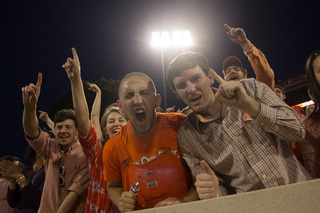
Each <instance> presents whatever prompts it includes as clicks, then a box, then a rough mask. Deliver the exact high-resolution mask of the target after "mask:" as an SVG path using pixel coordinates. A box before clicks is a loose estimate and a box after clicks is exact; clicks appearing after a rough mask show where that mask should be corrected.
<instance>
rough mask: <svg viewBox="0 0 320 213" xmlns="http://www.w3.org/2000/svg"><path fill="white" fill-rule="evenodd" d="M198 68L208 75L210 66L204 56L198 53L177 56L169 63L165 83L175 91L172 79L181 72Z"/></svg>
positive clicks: (185, 53)
mask: <svg viewBox="0 0 320 213" xmlns="http://www.w3.org/2000/svg"><path fill="white" fill-rule="evenodd" d="M196 66H199V67H200V68H201V69H202V71H203V72H204V73H205V74H206V75H208V72H209V69H210V66H209V63H208V60H207V58H206V57H205V56H203V55H202V54H201V53H198V52H184V53H180V54H178V55H177V56H176V57H175V58H174V59H173V60H172V61H171V63H170V65H169V67H168V69H167V73H166V76H167V81H168V83H169V85H170V88H171V89H172V90H173V91H175V90H176V88H175V86H174V84H173V79H174V78H175V77H177V76H179V75H180V74H181V72H182V71H184V70H187V69H192V68H195V67H196Z"/></svg>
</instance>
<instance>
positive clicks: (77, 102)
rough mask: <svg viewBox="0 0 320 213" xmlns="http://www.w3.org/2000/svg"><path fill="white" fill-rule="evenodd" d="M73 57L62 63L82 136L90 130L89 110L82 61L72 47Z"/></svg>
mask: <svg viewBox="0 0 320 213" xmlns="http://www.w3.org/2000/svg"><path fill="white" fill-rule="evenodd" d="M72 54H73V59H72V58H68V59H67V61H66V62H65V63H64V64H63V65H62V68H64V69H65V71H66V73H67V75H68V78H69V80H70V83H71V91H72V101H73V107H74V111H75V114H76V118H77V120H78V129H79V132H80V134H81V135H82V136H85V135H86V134H87V133H88V132H89V130H90V120H89V110H88V105H87V101H86V98H85V96H84V91H83V85H82V80H81V74H80V61H79V57H78V54H77V52H76V50H75V49H74V48H72Z"/></svg>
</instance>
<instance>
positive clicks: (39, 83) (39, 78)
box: [36, 72, 42, 88]
mask: <svg viewBox="0 0 320 213" xmlns="http://www.w3.org/2000/svg"><path fill="white" fill-rule="evenodd" d="M41 84H42V73H41V72H39V73H38V81H37V85H36V87H38V88H39V87H41Z"/></svg>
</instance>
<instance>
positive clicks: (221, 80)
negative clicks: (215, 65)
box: [211, 69, 225, 84]
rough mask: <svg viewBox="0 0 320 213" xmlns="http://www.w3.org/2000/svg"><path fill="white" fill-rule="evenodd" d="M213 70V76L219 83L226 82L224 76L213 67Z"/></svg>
mask: <svg viewBox="0 0 320 213" xmlns="http://www.w3.org/2000/svg"><path fill="white" fill-rule="evenodd" d="M211 70H212V71H213V77H214V79H215V80H216V81H217V82H218V83H219V84H223V83H224V82H225V80H223V78H222V77H221V76H220V75H218V74H217V73H216V72H215V71H214V70H213V69H211Z"/></svg>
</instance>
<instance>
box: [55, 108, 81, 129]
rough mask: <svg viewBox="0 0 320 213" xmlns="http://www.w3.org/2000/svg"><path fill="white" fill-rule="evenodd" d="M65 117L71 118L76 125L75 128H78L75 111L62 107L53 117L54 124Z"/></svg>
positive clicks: (65, 118)
mask: <svg viewBox="0 0 320 213" xmlns="http://www.w3.org/2000/svg"><path fill="white" fill-rule="evenodd" d="M67 119H70V120H73V121H74V125H75V126H76V128H78V121H77V118H76V113H75V112H74V110H73V109H63V110H60V111H58V112H57V113H56V114H55V116H54V118H53V122H54V126H56V124H57V123H60V122H62V121H65V120H67Z"/></svg>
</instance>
